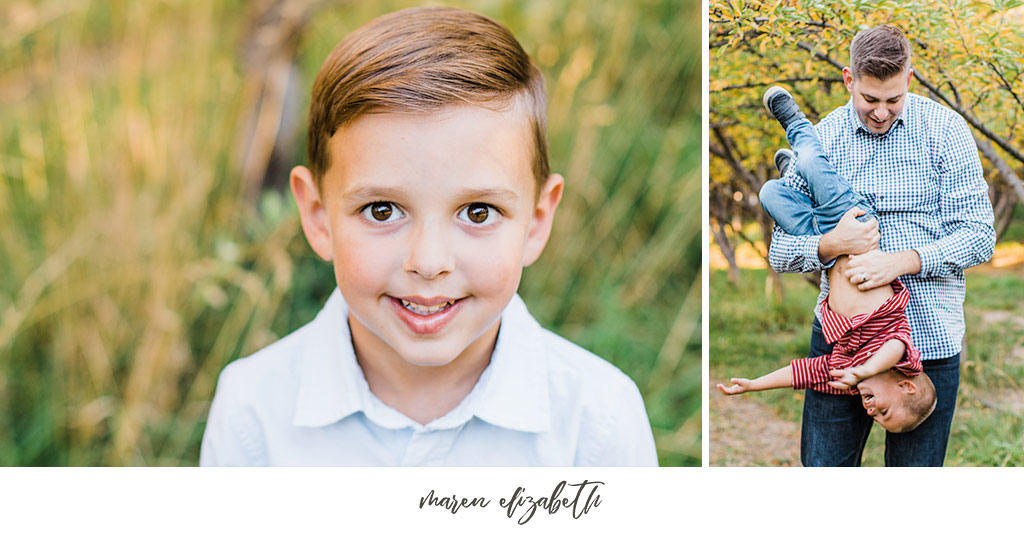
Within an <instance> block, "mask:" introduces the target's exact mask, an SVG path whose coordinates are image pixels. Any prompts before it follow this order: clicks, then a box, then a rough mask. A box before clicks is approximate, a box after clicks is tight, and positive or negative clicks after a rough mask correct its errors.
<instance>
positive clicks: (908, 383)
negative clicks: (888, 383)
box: [896, 379, 917, 395]
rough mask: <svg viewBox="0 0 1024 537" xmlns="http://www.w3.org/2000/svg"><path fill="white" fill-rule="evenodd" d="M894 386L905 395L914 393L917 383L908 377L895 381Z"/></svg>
mask: <svg viewBox="0 0 1024 537" xmlns="http://www.w3.org/2000/svg"><path fill="white" fill-rule="evenodd" d="M896 387H897V388H899V389H900V391H902V392H903V393H906V394H907V395H914V394H915V393H917V384H915V383H914V381H912V380H910V379H903V380H901V381H899V382H897V383H896Z"/></svg>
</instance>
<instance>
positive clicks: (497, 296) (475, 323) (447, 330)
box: [292, 105, 562, 366]
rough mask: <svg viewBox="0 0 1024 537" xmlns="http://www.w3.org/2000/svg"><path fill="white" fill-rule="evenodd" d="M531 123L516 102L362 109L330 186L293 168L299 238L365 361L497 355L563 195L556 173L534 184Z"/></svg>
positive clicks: (334, 149)
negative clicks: (345, 314) (334, 292)
mask: <svg viewBox="0 0 1024 537" xmlns="http://www.w3.org/2000/svg"><path fill="white" fill-rule="evenodd" d="M526 117H527V116H526V114H525V113H524V112H523V111H521V110H520V108H519V105H513V106H511V107H509V109H508V110H505V111H500V112H499V111H493V110H489V109H486V108H482V107H478V106H473V105H459V106H452V107H448V108H445V109H443V110H441V111H439V112H436V113H430V114H412V113H383V114H369V115H364V116H361V117H359V118H358V119H356V120H355V121H354V122H352V123H351V124H349V125H348V126H346V127H345V128H342V129H339V130H338V132H337V133H335V135H334V136H333V137H332V138H331V140H330V145H329V150H330V155H331V160H330V161H331V166H330V168H329V169H328V170H327V172H326V173H325V174H324V177H323V178H322V182H321V184H322V192H317V190H316V188H315V183H314V182H313V179H312V177H311V176H310V174H309V171H308V170H307V169H305V168H304V167H297V168H296V169H295V170H293V172H292V189H293V191H294V192H295V195H296V199H297V201H298V202H299V206H300V212H301V215H302V225H303V230H304V231H305V233H306V236H307V238H308V240H309V242H310V244H311V246H312V247H313V249H314V250H315V251H316V252H317V253H318V254H319V255H320V256H321V257H323V258H324V259H326V260H329V261H333V263H334V272H335V277H336V279H337V282H338V286H339V288H340V289H341V292H342V295H343V296H344V297H345V300H346V301H347V303H348V305H349V308H350V313H349V325H350V327H351V330H352V337H353V343H354V344H355V347H356V352H357V355H359V356H360V359H366V357H367V356H370V357H387V358H392V359H393V358H398V359H400V361H404V362H405V363H408V364H411V365H415V366H444V365H447V364H449V363H450V362H452V361H453V360H455V359H456V358H458V357H459V356H463V355H471V356H475V357H482V356H483V355H484V353H486V354H487V355H488V356H489V353H490V352H491V350H492V348H493V344H494V342H495V338H496V336H497V331H498V326H499V319H500V316H501V312H502V311H503V310H504V308H505V306H506V305H508V303H509V301H510V300H511V298H512V296H513V295H514V293H515V292H516V289H517V288H518V286H519V280H520V277H521V274H522V267H524V266H526V265H529V264H530V263H532V262H533V261H535V260H536V259H537V257H538V256H539V255H540V253H541V251H542V250H543V248H544V245H545V243H546V242H547V239H548V235H549V233H550V230H551V223H552V218H553V216H554V211H555V208H556V207H557V205H558V202H559V200H560V198H561V193H562V178H561V177H559V176H557V175H553V176H551V177H550V178H549V179H548V180H547V182H546V183H545V184H544V185H542V186H539V187H538V186H537V181H536V179H535V178H534V175H533V173H532V167H531V158H530V156H531V148H532V145H531V143H532V142H531V137H530V135H529V133H530V129H529V127H528V122H527V119H526ZM538 189H539V192H538Z"/></svg>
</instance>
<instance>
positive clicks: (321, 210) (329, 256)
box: [290, 166, 334, 261]
mask: <svg viewBox="0 0 1024 537" xmlns="http://www.w3.org/2000/svg"><path fill="white" fill-rule="evenodd" d="M290 182H291V187H292V194H293V195H294V196H295V202H296V203H297V204H298V205H299V219H300V220H301V221H302V232H303V233H305V234H306V240H307V241H309V245H310V246H312V247H313V251H314V252H316V253H317V255H319V256H320V257H321V258H323V260H324V261H333V260H334V243H333V242H332V241H331V225H330V221H329V220H328V219H327V209H326V208H325V207H324V203H323V202H322V201H321V198H320V192H319V191H318V190H317V188H316V183H315V182H314V181H313V173H312V172H310V171H309V168H307V167H305V166H296V167H294V168H292V173H291V178H290Z"/></svg>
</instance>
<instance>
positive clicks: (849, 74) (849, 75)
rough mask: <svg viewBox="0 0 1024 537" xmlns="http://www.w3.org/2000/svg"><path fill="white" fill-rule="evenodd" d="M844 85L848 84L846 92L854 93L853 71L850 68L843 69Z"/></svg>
mask: <svg viewBox="0 0 1024 537" xmlns="http://www.w3.org/2000/svg"><path fill="white" fill-rule="evenodd" d="M843 83H844V84H846V90H847V91H849V92H850V93H853V71H851V70H850V68H849V67H843Z"/></svg>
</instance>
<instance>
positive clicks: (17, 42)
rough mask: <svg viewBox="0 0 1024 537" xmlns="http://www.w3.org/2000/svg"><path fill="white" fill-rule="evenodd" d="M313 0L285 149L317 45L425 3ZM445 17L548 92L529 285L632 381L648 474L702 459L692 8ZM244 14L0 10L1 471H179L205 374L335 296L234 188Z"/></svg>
mask: <svg viewBox="0 0 1024 537" xmlns="http://www.w3.org/2000/svg"><path fill="white" fill-rule="evenodd" d="M264 3H265V2H264ZM291 4H303V2H291V3H290V4H289V5H291ZM306 4H310V6H312V7H311V9H313V10H314V11H312V12H311V13H312V15H313V16H311V17H309V19H308V20H307V21H306V24H305V26H304V27H303V28H302V32H301V33H300V34H299V35H298V39H297V41H296V42H294V43H292V45H293V47H294V51H293V52H294V57H293V58H291V60H292V61H294V65H295V66H297V68H298V72H299V73H300V74H301V77H300V78H301V88H300V90H299V92H300V93H301V94H302V95H303V97H302V99H303V103H302V106H301V113H300V115H301V117H299V118H298V119H297V121H296V125H297V126H296V129H298V130H299V133H298V139H301V138H304V131H303V130H302V129H303V128H304V123H305V119H304V118H305V109H306V107H307V106H308V92H309V87H310V85H311V83H312V79H313V77H314V76H315V74H316V71H317V69H318V68H319V65H320V62H322V61H323V58H324V57H326V55H327V53H328V51H329V50H330V49H331V48H333V46H334V45H335V44H336V43H337V42H338V41H339V40H340V39H341V38H342V37H343V36H344V35H345V34H346V33H347V32H349V31H351V30H352V29H354V28H356V27H357V26H359V25H361V24H362V23H364V22H366V21H368V20H370V19H371V18H373V17H375V16H377V15H379V14H382V13H385V12H388V11H393V10H395V9H400V8H403V7H409V6H412V5H416V4H417V3H416V2H409V1H385V2H376V3H368V2H358V3H357V2H351V3H346V2H339V3H331V4H328V3H325V2H320V3H317V4H312V3H309V2H306ZM453 5H455V6H456V7H464V8H467V9H472V10H475V11H479V12H482V13H485V14H487V15H490V16H493V17H495V18H496V19H498V20H500V21H502V22H503V23H504V24H506V25H507V26H509V27H510V28H511V29H512V31H513V32H514V33H515V34H516V35H517V36H518V37H519V39H520V40H521V42H522V43H523V46H524V48H525V49H526V50H527V52H529V53H530V54H531V56H533V57H534V58H535V59H536V61H537V62H538V64H539V65H540V67H541V70H542V71H543V72H544V74H545V76H546V78H547V81H548V92H549V96H550V106H549V135H550V143H551V155H552V166H553V168H554V169H555V170H557V171H560V172H561V173H563V175H564V176H565V177H566V181H567V187H566V194H565V198H564V200H563V202H562V207H561V209H560V211H559V214H558V215H557V217H556V224H555V230H554V233H553V237H552V239H551V242H550V243H549V245H548V248H547V250H546V252H545V254H544V255H543V256H542V257H541V260H540V261H539V262H538V263H537V264H535V265H534V266H533V267H531V268H529V269H527V270H526V272H525V274H524V280H523V283H522V286H521V289H520V291H521V293H522V294H523V295H524V298H525V300H526V302H527V304H529V305H530V307H531V310H532V312H533V313H534V314H535V315H536V316H537V317H538V319H539V320H540V321H541V323H542V324H544V325H545V326H547V327H549V328H551V329H553V330H554V331H556V332H558V333H560V334H562V335H564V336H566V337H568V338H569V339H571V340H573V341H575V342H577V343H579V344H581V345H582V346H584V347H586V348H588V349H590V350H592V351H594V352H596V353H597V354H599V355H602V356H604V357H605V358H607V359H608V360H609V361H611V362H613V363H615V364H616V365H617V366H619V367H620V368H621V369H622V370H623V371H625V372H626V373H627V374H629V375H630V376H631V377H632V378H633V379H635V380H636V381H637V383H638V384H639V386H640V388H641V391H642V392H643V394H644V399H645V401H646V404H647V409H648V412H649V414H650V417H651V421H652V425H653V426H654V428H655V434H656V440H657V444H658V448H659V456H660V459H661V463H662V464H668V465H694V464H699V463H700V422H701V419H700V411H699V409H700V400H701V395H700V393H701V390H700V339H699V334H700V327H699V311H700V295H701V293H700V283H699V282H700V279H699V277H698V276H699V274H700V224H699V222H700V217H699V216H700V212H699V211H700V203H699V202H698V201H697V200H699V199H700V175H699V174H700V153H699V149H698V148H699V147H700V115H699V114H700V112H699V110H700V91H699V90H700V82H699V80H700V79H699V71H698V70H699V66H700V53H699V52H700V49H699V47H698V44H697V39H696V38H695V36H697V35H699V31H700V30H699V29H700V16H699V11H700V9H699V3H697V2H694V1H692V0H678V1H675V0H643V1H638V2H625V1H623V2H605V3H591V2H586V1H583V0H559V1H542V0H535V1H527V2H513V1H510V0H480V1H478V2H454V3H453ZM251 7H252V5H251V3H246V2H242V1H240V0H220V1H205V0H204V1H199V0H168V1H163V2H129V1H112V2H89V1H85V0H81V1H66V2H53V1H51V2H37V3H26V2H13V3H11V2H8V3H5V4H4V5H3V6H0V102H2V103H4V104H3V105H2V108H0V148H2V149H0V150H2V158H0V230H2V231H0V274H2V277H0V431H3V432H2V433H0V464H4V465H193V464H195V463H196V462H197V460H198V453H199V443H200V439H201V437H202V434H203V428H204V426H205V419H206V414H207V412H208V409H209V403H210V400H211V398H212V395H213V392H214V388H215V383H216V379H217V375H218V373H219V372H220V370H221V369H223V367H224V366H225V365H226V364H227V363H228V362H229V361H231V360H233V359H235V358H237V357H239V356H243V355H246V354H249V353H251V352H254V351H255V350H257V349H259V348H261V347H263V346H265V345H267V344H268V343H270V342H272V341H274V340H276V339H278V338H279V337H281V336H283V335H284V334H286V333H288V332H290V331H292V330H294V329H295V328H297V327H298V326H301V325H302V324H304V323H305V322H308V321H309V320H310V319H311V318H312V316H313V314H314V313H315V312H316V311H317V310H318V309H319V308H320V305H321V304H322V303H323V301H324V300H325V299H326V297H327V295H328V294H329V292H330V290H331V289H332V288H333V286H334V283H333V272H332V270H331V267H330V265H329V264H327V263H324V262H322V261H320V260H319V259H318V258H316V257H315V255H314V254H313V253H312V251H311V250H310V249H309V247H308V246H307V245H306V243H305V239H304V238H303V237H302V234H301V231H300V228H299V225H298V219H297V214H296V211H295V208H294V203H293V202H292V201H291V200H290V194H289V193H282V192H281V191H280V190H279V189H275V188H272V187H271V188H266V189H263V190H262V191H260V190H257V192H256V196H255V197H251V198H250V196H249V195H248V194H249V193H250V191H249V190H248V189H249V185H246V184H244V181H242V180H241V179H240V177H241V176H242V170H241V168H242V161H243V158H242V157H241V156H239V151H238V149H237V147H236V144H237V143H238V142H237V140H238V138H239V133H240V132H243V133H244V132H245V131H246V129H247V128H248V127H247V126H246V125H247V123H246V121H247V119H246V118H247V116H248V114H249V113H250V110H251V109H252V108H253V107H254V106H258V103H256V102H255V100H254V99H256V97H253V94H252V92H250V91H248V87H249V86H247V84H250V83H251V80H252V74H251V70H250V68H249V67H247V66H246V65H245V63H244V62H243V61H242V59H241V58H242V56H243V53H244V48H245V45H244V44H245V43H248V42H250V41H249V40H250V39H251V38H252V37H253V35H251V26H249V25H250V24H251V20H252V17H251V16H244V15H245V14H246V13H247V9H251ZM307 7H309V6H307ZM260 35H262V34H260ZM256 37H259V35H257V36H256ZM301 145H302V144H301V143H299V144H298V145H297V146H296V147H294V148H292V149H291V150H290V152H289V153H288V154H287V155H286V157H287V158H289V159H290V160H291V162H292V163H302V162H304V160H305V157H304V147H301ZM272 179H274V178H272ZM275 181H277V182H278V183H277V184H280V183H283V182H284V181H282V180H281V179H280V178H277V179H276V180H275ZM271 183H274V181H271Z"/></svg>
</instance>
